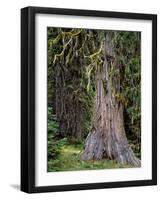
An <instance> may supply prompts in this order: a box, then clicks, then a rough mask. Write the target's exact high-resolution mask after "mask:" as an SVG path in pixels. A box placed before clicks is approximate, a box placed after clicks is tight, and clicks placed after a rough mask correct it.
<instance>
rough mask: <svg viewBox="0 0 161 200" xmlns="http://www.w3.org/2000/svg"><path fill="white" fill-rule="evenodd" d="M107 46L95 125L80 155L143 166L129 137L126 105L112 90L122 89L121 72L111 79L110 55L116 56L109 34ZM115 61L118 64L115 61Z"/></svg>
mask: <svg viewBox="0 0 161 200" xmlns="http://www.w3.org/2000/svg"><path fill="white" fill-rule="evenodd" d="M104 46H105V51H104V57H105V59H104V65H103V66H102V67H101V68H100V70H99V71H98V73H97V81H96V82H97V87H96V88H97V94H96V108H95V117H94V120H93V127H92V129H91V132H90V133H89V135H88V137H87V138H86V142H85V148H84V151H83V153H82V155H81V159H82V160H100V159H103V158H107V159H110V160H115V161H117V162H118V163H122V164H130V165H133V166H140V160H139V159H137V158H136V157H135V155H134V153H133V151H132V149H131V148H130V146H129V144H128V140H127V138H126V134H125V129H124V120H123V105H122V103H121V102H120V101H118V100H117V98H116V96H115V95H114V94H113V93H112V90H111V88H112V87H114V88H115V91H116V90H117V92H119V90H120V89H119V88H120V80H119V79H118V77H119V76H118V77H117V78H116V77H114V78H112V79H110V76H109V64H110V62H111V60H110V58H114V57H115V55H114V52H113V50H112V45H111V42H110V38H109V37H106V42H105V45H104ZM107 55H108V56H107ZM109 57H110V58H109ZM113 64H114V65H115V67H117V64H116V61H114V63H113ZM118 70H119V69H118Z"/></svg>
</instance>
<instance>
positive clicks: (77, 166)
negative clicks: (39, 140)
mask: <svg viewBox="0 0 161 200" xmlns="http://www.w3.org/2000/svg"><path fill="white" fill-rule="evenodd" d="M82 149H83V148H82V144H67V145H64V146H63V147H62V148H61V152H60V154H59V155H58V157H57V159H55V160H49V161H48V172H55V171H76V170H91V169H113V168H131V166H129V165H122V164H118V163H116V162H114V161H112V160H107V159H102V160H97V161H93V160H91V161H81V160H80V154H81V151H82Z"/></svg>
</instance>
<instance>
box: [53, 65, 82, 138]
mask: <svg viewBox="0 0 161 200" xmlns="http://www.w3.org/2000/svg"><path fill="white" fill-rule="evenodd" d="M55 73H56V76H55V79H56V80H55V82H56V92H55V108H54V110H55V114H56V118H57V120H58V123H59V135H60V136H61V137H71V138H74V139H75V140H79V139H81V137H82V127H81V122H82V116H81V114H82V113H81V104H80V103H79V101H78V98H77V96H76V95H75V93H74V89H73V88H69V87H68V85H66V82H68V81H70V77H71V74H70V73H71V72H70V71H69V70H66V66H65V64H64V63H59V64H57V65H56V72H55ZM74 78H75V79H76V78H77V77H74ZM74 78H73V80H74Z"/></svg>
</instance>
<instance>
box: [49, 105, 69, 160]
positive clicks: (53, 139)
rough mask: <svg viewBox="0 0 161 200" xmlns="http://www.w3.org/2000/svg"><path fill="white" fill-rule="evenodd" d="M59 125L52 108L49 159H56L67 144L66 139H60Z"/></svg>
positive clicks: (50, 109)
mask: <svg viewBox="0 0 161 200" xmlns="http://www.w3.org/2000/svg"><path fill="white" fill-rule="evenodd" d="M57 136H58V123H57V121H56V118H55V116H54V115H53V114H52V108H51V107H48V159H55V158H56V157H57V156H58V155H59V153H60V150H61V148H62V146H63V145H64V144H65V143H66V142H67V139H66V138H63V139H58V138H57Z"/></svg>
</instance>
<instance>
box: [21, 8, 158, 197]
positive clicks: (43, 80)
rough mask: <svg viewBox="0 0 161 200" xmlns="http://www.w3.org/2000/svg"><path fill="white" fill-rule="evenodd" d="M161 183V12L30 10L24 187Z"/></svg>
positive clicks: (24, 54) (24, 28) (25, 44)
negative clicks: (160, 45)
mask: <svg viewBox="0 0 161 200" xmlns="http://www.w3.org/2000/svg"><path fill="white" fill-rule="evenodd" d="M156 184H157V16H156V15H154V14H138V13H137V14H136V13H122V12H107V11H94V10H74V9H60V8H42V7H27V8H23V9H21V190H22V191H24V192H28V193H35V192H54V191H67V190H84V189H100V188H115V187H130V186H146V185H156Z"/></svg>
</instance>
